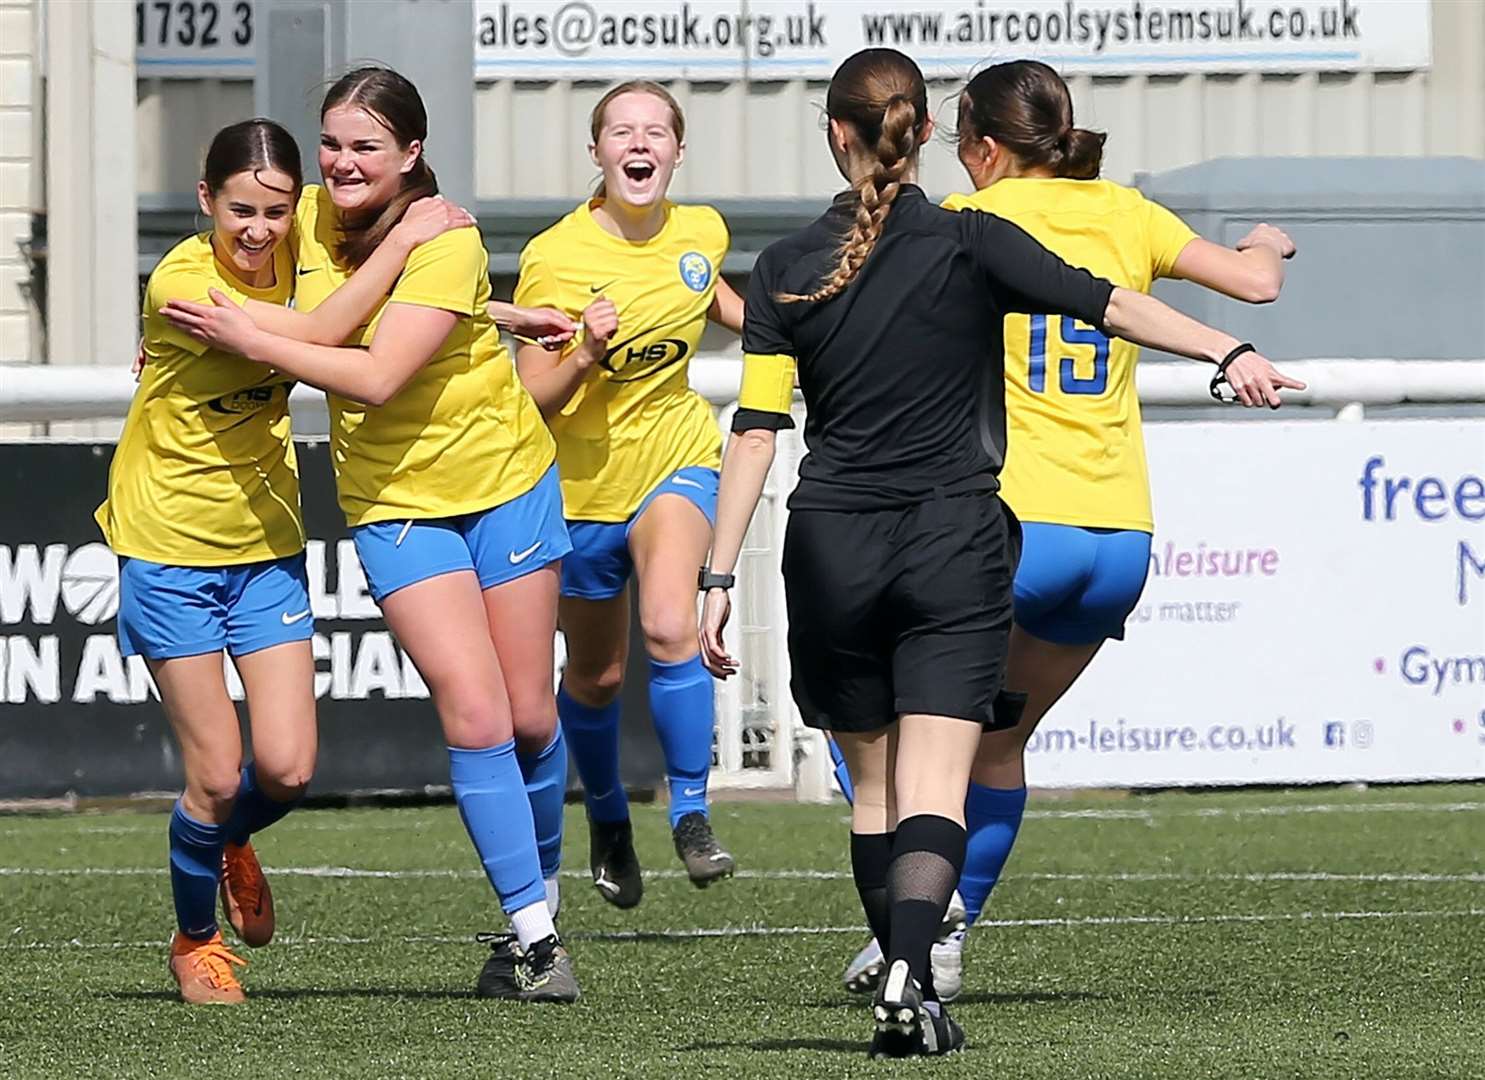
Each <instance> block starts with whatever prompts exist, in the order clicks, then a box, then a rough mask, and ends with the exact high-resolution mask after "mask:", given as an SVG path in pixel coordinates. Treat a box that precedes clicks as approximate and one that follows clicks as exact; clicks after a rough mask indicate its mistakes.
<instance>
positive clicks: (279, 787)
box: [257, 754, 315, 802]
mask: <svg viewBox="0 0 1485 1080" xmlns="http://www.w3.org/2000/svg"><path fill="white" fill-rule="evenodd" d="M314 771H315V766H314V756H313V755H312V754H311V755H309V756H308V758H307V760H305V759H301V760H299V761H293V762H284V763H279V764H276V765H275V766H274V767H272V768H267V769H265V768H264V767H263V765H262V764H261V763H259V765H258V768H257V776H258V786H259V787H260V788H262V789H263V794H265V795H267V796H268V797H269V798H270V799H272V800H273V801H274V802H297V801H298V800H299V799H301V798H303V797H304V793H305V791H306V790H307V789H308V788H309V782H310V779H311V778H312V777H313V776H314Z"/></svg>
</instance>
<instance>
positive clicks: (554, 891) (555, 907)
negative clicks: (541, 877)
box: [543, 877, 562, 919]
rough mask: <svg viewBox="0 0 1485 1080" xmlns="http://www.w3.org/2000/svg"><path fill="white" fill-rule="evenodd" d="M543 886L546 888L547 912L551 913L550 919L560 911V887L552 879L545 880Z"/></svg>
mask: <svg viewBox="0 0 1485 1080" xmlns="http://www.w3.org/2000/svg"><path fill="white" fill-rule="evenodd" d="M543 884H544V885H546V887H547V911H549V912H551V915H552V918H553V919H555V918H556V917H557V913H558V912H559V911H561V910H562V886H561V885H560V884H559V883H558V881H557V879H556V878H554V877H550V878H547V879H546V881H545V882H543Z"/></svg>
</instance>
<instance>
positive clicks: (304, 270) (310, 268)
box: [299, 266, 325, 277]
mask: <svg viewBox="0 0 1485 1080" xmlns="http://www.w3.org/2000/svg"><path fill="white" fill-rule="evenodd" d="M323 269H325V268H324V267H323V266H301V267H300V268H299V276H300V277H303V276H304V275H305V274H313V273H314V272H315V271H316V270H323Z"/></svg>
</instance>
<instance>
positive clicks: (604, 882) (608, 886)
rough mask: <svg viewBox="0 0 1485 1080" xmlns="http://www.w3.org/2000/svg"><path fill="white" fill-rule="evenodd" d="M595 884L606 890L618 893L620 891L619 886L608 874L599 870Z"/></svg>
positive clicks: (594, 880)
mask: <svg viewBox="0 0 1485 1080" xmlns="http://www.w3.org/2000/svg"><path fill="white" fill-rule="evenodd" d="M593 884H594V885H597V886H598V887H599V888H600V889H602V890H603V891H604V892H611V893H616V892H618V891H619V886H618V885H616V884H614V882H612V881H610V880H609V879H608V876H607V875H606V874H604V873H603V872H601V871H600V872H599V874H598V876H597V877H596V878H594V879H593Z"/></svg>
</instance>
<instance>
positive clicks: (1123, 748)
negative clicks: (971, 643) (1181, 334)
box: [1012, 420, 1485, 786]
mask: <svg viewBox="0 0 1485 1080" xmlns="http://www.w3.org/2000/svg"><path fill="white" fill-rule="evenodd" d="M1146 436H1147V440H1148V445H1149V457H1150V473H1151V480H1152V484H1153V488H1154V494H1155V520H1156V526H1155V538H1154V548H1153V552H1152V554H1151V557H1150V567H1149V577H1148V579H1147V581H1146V585H1145V591H1144V595H1143V597H1142V598H1141V601H1140V605H1139V607H1138V608H1137V609H1136V611H1135V613H1134V616H1133V618H1132V619H1131V620H1130V622H1129V625H1128V630H1127V637H1126V640H1125V641H1123V642H1122V643H1121V642H1111V643H1109V644H1108V645H1106V646H1105V647H1104V649H1103V650H1102V652H1101V653H1100V654H1099V655H1098V656H1097V657H1096V658H1095V659H1094V661H1093V664H1092V666H1091V667H1090V668H1089V670H1088V671H1087V672H1086V673H1085V674H1084V676H1083V678H1082V679H1081V680H1080V681H1079V682H1078V683H1077V685H1076V686H1074V687H1073V689H1072V691H1071V692H1070V693H1069V694H1068V695H1067V696H1066V697H1065V698H1064V699H1063V700H1062V701H1061V702H1060V703H1059V704H1058V705H1057V706H1056V707H1055V708H1054V710H1053V711H1052V713H1051V714H1050V715H1048V717H1047V718H1046V719H1045V720H1044V721H1043V723H1042V726H1041V728H1040V730H1039V731H1038V732H1037V733H1036V735H1035V736H1034V737H1033V739H1032V742H1031V745H1030V755H1029V761H1028V769H1027V771H1028V776H1029V782H1030V783H1031V784H1032V785H1034V786H1090V785H1100V786H1101V785H1113V786H1163V785H1198V784H1240V783H1241V784H1271V783H1272V784H1279V783H1292V782H1313V781H1334V780H1370V781H1386V780H1413V779H1421V778H1456V779H1468V778H1480V777H1485V422H1482V421H1480V420H1472V421H1423V420H1406V421H1391V422H1365V423H1340V422H1292V423H1286V422H1265V423H1249V424H1239V423H1232V424H1226V423H1223V424H1195V423H1193V424H1155V425H1150V426H1149V427H1147V428H1146ZM1012 452H1014V450H1013V451H1012Z"/></svg>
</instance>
